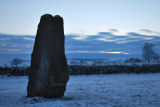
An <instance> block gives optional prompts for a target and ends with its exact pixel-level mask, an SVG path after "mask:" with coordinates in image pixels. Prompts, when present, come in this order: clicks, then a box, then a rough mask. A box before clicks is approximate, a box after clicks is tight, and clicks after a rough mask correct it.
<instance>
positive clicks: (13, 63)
mask: <svg viewBox="0 0 160 107" xmlns="http://www.w3.org/2000/svg"><path fill="white" fill-rule="evenodd" d="M22 63H23V60H22V59H19V58H14V59H13V60H12V61H11V65H12V66H15V67H17V66H18V65H19V64H22Z"/></svg>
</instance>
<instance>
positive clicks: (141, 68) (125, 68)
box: [0, 64, 160, 76]
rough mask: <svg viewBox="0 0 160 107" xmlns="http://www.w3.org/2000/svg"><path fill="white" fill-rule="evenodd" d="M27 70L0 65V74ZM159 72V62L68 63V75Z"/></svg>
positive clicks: (26, 68) (23, 73)
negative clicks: (87, 64)
mask: <svg viewBox="0 0 160 107" xmlns="http://www.w3.org/2000/svg"><path fill="white" fill-rule="evenodd" d="M29 72H30V68H29V67H0V75H8V76H11V75H14V76H23V75H28V73H29ZM159 72H160V64H153V65H151V64H143V65H105V66H95V65H94V66H84V65H83V66H81V65H69V73H70V75H89V74H116V73H128V74H129V73H159Z"/></svg>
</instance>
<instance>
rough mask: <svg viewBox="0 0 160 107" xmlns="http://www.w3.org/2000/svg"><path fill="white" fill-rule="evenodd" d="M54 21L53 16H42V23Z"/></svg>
mask: <svg viewBox="0 0 160 107" xmlns="http://www.w3.org/2000/svg"><path fill="white" fill-rule="evenodd" d="M52 21H53V16H52V15H51V14H44V15H42V16H41V19H40V22H51V23H52Z"/></svg>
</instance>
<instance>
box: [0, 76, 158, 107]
mask: <svg viewBox="0 0 160 107" xmlns="http://www.w3.org/2000/svg"><path fill="white" fill-rule="evenodd" d="M27 82H28V78H27V76H20V77H16V76H11V77H7V76H0V107H79V106H80V107H87V106H89V107H104V106H107V107H160V91H159V90H160V73H154V74H152V73H148V74H143V73H141V74H108V75H102V74H99V75H76V76H75V75H73V76H70V80H69V82H68V84H67V90H66V93H65V96H64V97H62V98H57V99H45V98H42V97H34V98H27V97H26V94H27V93H26V87H27Z"/></svg>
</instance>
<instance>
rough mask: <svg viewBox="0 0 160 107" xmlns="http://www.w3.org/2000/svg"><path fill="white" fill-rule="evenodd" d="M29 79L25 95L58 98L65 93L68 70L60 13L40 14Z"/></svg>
mask: <svg viewBox="0 0 160 107" xmlns="http://www.w3.org/2000/svg"><path fill="white" fill-rule="evenodd" d="M28 79H29V81H28V87H27V96H28V97H34V96H42V97H47V98H57V97H61V96H63V95H64V92H65V90H66V84H67V81H68V80H69V73H68V64H67V60H66V57H65V52H64V29H63V18H62V17H60V16H58V15H56V16H54V17H53V16H52V15H50V14H45V15H43V16H41V19H40V23H39V25H38V30H37V34H36V38H35V43H34V48H33V52H32V55H31V66H30V72H29V77H28Z"/></svg>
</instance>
